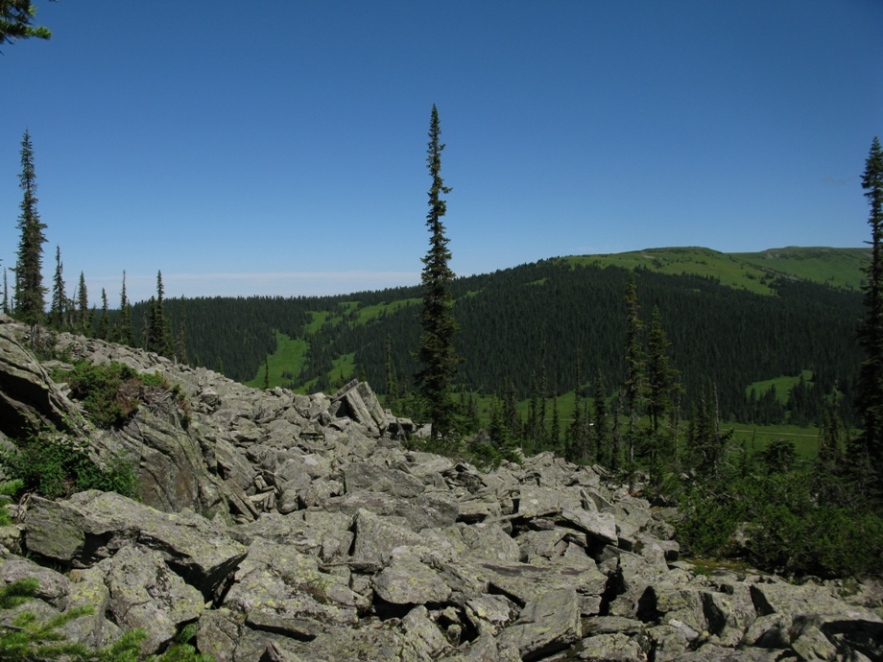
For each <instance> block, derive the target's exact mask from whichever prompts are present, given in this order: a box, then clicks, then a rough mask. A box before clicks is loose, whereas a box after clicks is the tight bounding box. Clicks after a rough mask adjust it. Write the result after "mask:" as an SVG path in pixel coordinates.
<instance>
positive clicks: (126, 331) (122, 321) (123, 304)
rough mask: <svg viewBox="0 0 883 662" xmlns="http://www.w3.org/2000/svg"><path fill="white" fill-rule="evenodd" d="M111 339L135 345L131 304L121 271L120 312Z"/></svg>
mask: <svg viewBox="0 0 883 662" xmlns="http://www.w3.org/2000/svg"><path fill="white" fill-rule="evenodd" d="M113 339H114V341H115V342H118V343H120V344H121V345H128V346H129V347H134V346H135V330H134V329H133V328H132V304H130V303H129V298H128V296H126V272H125V271H123V289H122V290H121V292H120V314H119V317H117V320H116V323H115V324H114V329H113Z"/></svg>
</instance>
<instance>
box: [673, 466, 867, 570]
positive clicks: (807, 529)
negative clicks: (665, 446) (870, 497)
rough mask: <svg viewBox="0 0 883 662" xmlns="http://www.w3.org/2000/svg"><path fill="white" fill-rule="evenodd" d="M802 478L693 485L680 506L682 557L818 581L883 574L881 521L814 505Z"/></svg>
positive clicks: (860, 509) (863, 509)
mask: <svg viewBox="0 0 883 662" xmlns="http://www.w3.org/2000/svg"><path fill="white" fill-rule="evenodd" d="M814 488H815V481H814V476H813V475H812V472H810V471H792V472H788V473H773V474H770V475H764V476H758V475H752V476H747V477H745V478H738V479H734V480H732V481H730V482H728V483H722V484H719V485H716V486H694V487H693V488H691V489H690V490H689V491H687V492H686V493H685V494H684V495H683V497H682V499H681V510H682V512H683V513H684V515H685V517H684V520H683V521H682V522H681V523H680V524H679V526H678V540H679V541H681V543H682V544H683V545H684V551H685V552H686V553H687V554H690V555H695V556H716V557H724V558H744V559H745V560H746V561H748V562H749V563H751V564H752V565H754V566H755V567H757V568H759V569H761V570H767V571H771V572H781V573H786V574H789V575H798V576H799V575H817V576H822V577H846V576H862V575H872V574H880V573H883V517H881V514H880V512H879V511H877V510H875V509H874V508H873V507H872V506H871V505H864V506H862V505H856V506H851V507H850V506H845V505H843V504H824V503H819V500H818V497H817V494H816V490H815V489H814Z"/></svg>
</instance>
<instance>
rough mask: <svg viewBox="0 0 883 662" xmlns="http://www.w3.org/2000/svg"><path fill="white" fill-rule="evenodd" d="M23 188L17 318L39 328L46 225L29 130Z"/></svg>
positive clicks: (23, 153) (23, 152)
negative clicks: (40, 205) (40, 203)
mask: <svg viewBox="0 0 883 662" xmlns="http://www.w3.org/2000/svg"><path fill="white" fill-rule="evenodd" d="M19 185H20V186H21V189H22V191H23V192H24V195H23V197H22V201H21V216H19V219H18V228H19V230H20V231H21V239H20V241H19V245H18V260H17V262H16V265H15V315H16V317H18V318H19V319H20V320H21V321H23V322H25V323H26V324H39V323H40V322H42V321H43V318H44V314H45V313H44V309H45V307H46V302H45V294H46V288H45V287H43V244H44V243H46V235H45V234H44V233H43V230H45V229H46V225H45V224H44V223H42V222H41V221H40V215H39V214H38V213H37V175H36V172H35V170H34V146H33V144H32V143H31V134H30V133H28V131H27V129H26V130H25V133H24V137H23V138H22V141H21V175H20V176H19Z"/></svg>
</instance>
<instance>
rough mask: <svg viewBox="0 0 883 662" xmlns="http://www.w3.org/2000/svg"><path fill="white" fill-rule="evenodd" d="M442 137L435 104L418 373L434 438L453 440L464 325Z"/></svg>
mask: <svg viewBox="0 0 883 662" xmlns="http://www.w3.org/2000/svg"><path fill="white" fill-rule="evenodd" d="M440 136H441V125H440V124H439V119H438V110H437V109H436V107H435V105H434V104H433V106H432V116H431V119H430V124H429V147H428V150H427V158H426V162H427V167H428V168H429V174H430V176H431V177H432V186H431V188H430V189H429V212H428V213H427V215H426V226H427V228H428V229H429V233H430V239H429V251H428V252H427V254H426V256H425V257H424V258H423V277H422V284H423V309H422V311H421V321H422V325H423V333H422V336H421V344H420V351H419V359H420V363H421V365H422V368H421V370H420V371H419V372H418V373H417V375H416V382H417V385H418V387H419V389H420V394H421V396H422V398H423V401H424V406H425V408H426V414H427V417H428V419H429V422H430V424H431V426H432V439H433V440H434V441H436V442H438V441H450V440H451V438H452V435H453V433H454V431H455V430H456V427H457V426H456V417H457V405H456V403H455V402H454V400H453V399H452V389H453V383H454V378H455V377H456V374H457V369H458V368H457V366H458V365H459V363H460V358H459V357H458V356H457V353H456V351H455V349H454V336H455V335H456V333H457V330H458V326H457V322H456V321H455V320H454V313H453V307H454V298H453V295H452V294H451V283H452V282H453V280H454V272H453V271H452V270H451V268H450V267H449V266H448V262H449V261H450V259H451V251H450V250H449V249H448V238H447V237H446V236H445V226H444V224H443V223H442V217H443V216H444V215H445V213H446V211H447V203H446V201H445V200H443V199H442V197H441V196H442V195H443V194H447V193H450V192H451V189H450V187H447V186H445V185H444V181H443V180H442V176H441V165H442V164H441V154H442V151H443V150H444V148H445V146H444V145H443V144H442V143H441V142H440V140H439V138H440Z"/></svg>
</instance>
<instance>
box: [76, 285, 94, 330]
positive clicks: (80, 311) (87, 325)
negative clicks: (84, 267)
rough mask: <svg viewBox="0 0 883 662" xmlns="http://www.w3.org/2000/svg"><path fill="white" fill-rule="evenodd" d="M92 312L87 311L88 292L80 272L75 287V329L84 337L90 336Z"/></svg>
mask: <svg viewBox="0 0 883 662" xmlns="http://www.w3.org/2000/svg"><path fill="white" fill-rule="evenodd" d="M92 317H93V316H92V311H91V310H89V290H87V289H86V276H85V275H84V274H83V272H82V271H81V272H80V281H79V285H77V321H76V324H75V326H76V329H77V332H78V333H81V334H83V335H84V336H91V335H92Z"/></svg>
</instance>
